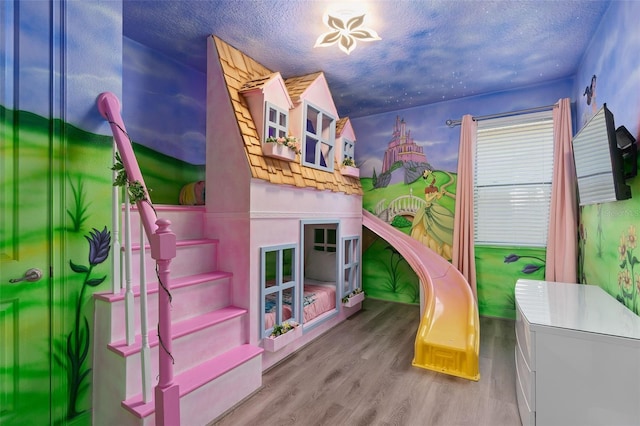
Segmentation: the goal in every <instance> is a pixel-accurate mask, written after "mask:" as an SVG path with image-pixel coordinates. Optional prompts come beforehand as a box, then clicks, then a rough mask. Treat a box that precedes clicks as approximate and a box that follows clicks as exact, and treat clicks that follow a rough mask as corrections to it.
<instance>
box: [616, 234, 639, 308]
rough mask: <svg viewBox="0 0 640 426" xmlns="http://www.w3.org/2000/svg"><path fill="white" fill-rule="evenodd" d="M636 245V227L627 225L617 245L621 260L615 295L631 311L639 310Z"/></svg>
mask: <svg viewBox="0 0 640 426" xmlns="http://www.w3.org/2000/svg"><path fill="white" fill-rule="evenodd" d="M637 245H638V237H637V235H636V227H635V226H633V225H629V228H628V229H627V231H626V233H624V232H623V233H622V235H621V236H620V245H619V246H618V256H619V259H620V261H621V263H620V269H621V271H620V272H618V290H619V293H618V295H617V297H616V299H618V300H619V301H620V302H621V303H623V304H624V305H625V306H626V307H628V308H629V309H631V310H632V311H633V312H635V313H638V312H639V310H640V309H639V308H640V307H639V306H638V298H639V297H640V296H639V295H640V273H638V272H636V269H635V268H636V265H637V264H639V263H640V261H638V258H637V257H636V256H635V255H634V254H633V252H634V250H635V249H636V247H637Z"/></svg>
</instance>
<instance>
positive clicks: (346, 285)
mask: <svg viewBox="0 0 640 426" xmlns="http://www.w3.org/2000/svg"><path fill="white" fill-rule="evenodd" d="M342 279H343V280H344V282H343V284H342V294H343V295H347V294H349V293H351V268H345V270H344V276H343V277H342Z"/></svg>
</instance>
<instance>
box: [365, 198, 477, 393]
mask: <svg viewBox="0 0 640 426" xmlns="http://www.w3.org/2000/svg"><path fill="white" fill-rule="evenodd" d="M362 224H363V225H364V226H366V227H367V228H369V229H370V230H371V231H372V232H374V233H375V234H377V235H378V236H379V237H381V238H383V239H385V240H386V241H387V242H388V243H389V244H390V245H391V246H393V247H394V248H395V249H396V250H398V252H399V253H400V254H401V255H402V257H404V259H405V260H406V261H407V263H408V264H409V266H411V268H412V269H413V270H414V271H415V273H416V275H418V278H419V279H420V283H421V285H422V293H423V296H424V309H423V312H422V318H421V320H420V326H419V327H418V333H417V334H416V341H415V354H414V357H413V363H412V364H413V365H414V366H416V367H421V368H426V369H428V370H433V371H439V372H441V373H446V374H451V375H453V376H457V377H463V378H465V379H469V380H476V381H477V380H479V379H480V371H479V360H478V354H479V350H480V330H479V326H480V324H479V317H478V305H477V303H476V299H475V297H474V296H473V292H472V291H471V287H470V286H469V283H468V282H467V280H466V279H465V278H464V276H463V275H462V274H461V273H460V271H458V270H457V269H456V268H455V267H454V266H453V265H451V264H450V263H449V262H448V261H446V260H445V259H444V258H442V257H441V256H440V255H438V254H437V253H435V252H434V251H433V250H431V249H430V248H428V247H426V246H424V245H423V244H422V243H420V242H419V241H417V240H415V239H413V238H411V237H410V236H408V235H406V234H405V233H403V232H401V231H398V230H397V229H395V228H394V227H393V226H391V225H389V224H387V223H386V222H385V221H383V220H382V219H379V218H378V217H376V216H375V215H373V214H371V213H369V212H368V211H366V210H362Z"/></svg>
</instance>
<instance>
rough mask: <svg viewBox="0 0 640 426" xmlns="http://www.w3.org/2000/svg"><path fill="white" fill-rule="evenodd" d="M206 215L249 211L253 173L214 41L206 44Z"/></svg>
mask: <svg viewBox="0 0 640 426" xmlns="http://www.w3.org/2000/svg"><path fill="white" fill-rule="evenodd" d="M207 50H208V54H207V130H206V132H207V137H206V140H207V147H206V157H207V161H206V164H207V171H206V183H207V185H206V188H207V193H206V206H207V212H215V213H225V214H242V213H246V212H247V211H249V181H250V180H251V172H250V170H249V163H248V160H247V154H246V151H245V147H244V141H243V139H242V135H241V132H240V130H239V128H238V121H237V120H236V117H235V115H234V112H233V102H237V101H233V100H232V99H231V98H230V96H229V91H228V89H227V85H226V83H225V81H224V77H223V72H222V69H221V65H220V60H219V59H218V52H217V50H216V48H215V45H214V41H213V39H212V38H210V39H209V41H208V44H207Z"/></svg>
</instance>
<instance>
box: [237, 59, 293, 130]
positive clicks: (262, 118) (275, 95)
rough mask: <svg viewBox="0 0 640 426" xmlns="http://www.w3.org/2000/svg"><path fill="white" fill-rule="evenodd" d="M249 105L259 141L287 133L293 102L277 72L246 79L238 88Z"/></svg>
mask: <svg viewBox="0 0 640 426" xmlns="http://www.w3.org/2000/svg"><path fill="white" fill-rule="evenodd" d="M240 93H241V94H242V95H243V96H244V98H245V99H246V101H247V104H248V105H249V112H250V113H251V118H252V119H253V122H254V123H255V125H256V129H257V130H258V135H259V138H260V141H261V142H262V143H264V141H265V140H266V139H267V138H268V137H275V138H279V137H286V136H288V135H289V110H290V109H291V108H293V102H291V98H290V97H289V93H288V92H287V88H286V86H285V83H284V80H283V78H282V76H281V75H280V73H279V72H275V73H273V74H269V75H266V76H263V77H260V78H257V79H254V80H250V81H247V82H246V83H244V84H243V85H242V87H241V88H240Z"/></svg>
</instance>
